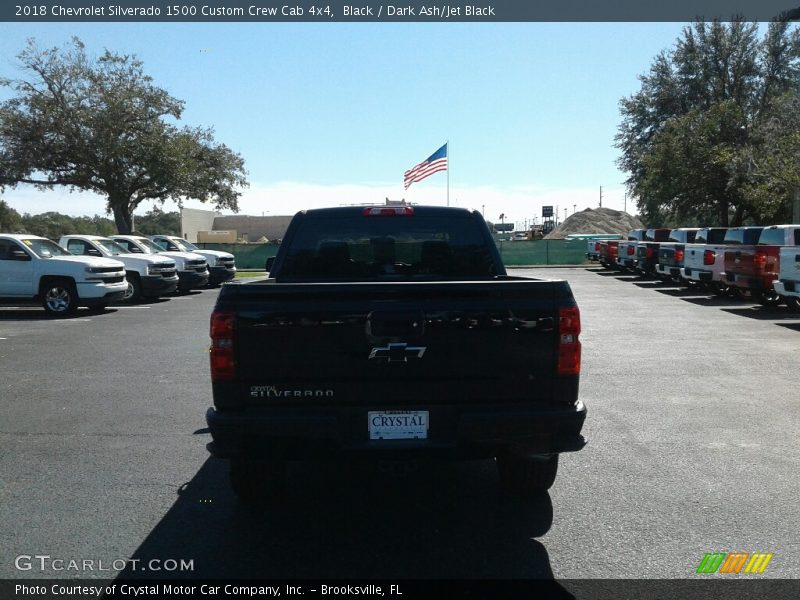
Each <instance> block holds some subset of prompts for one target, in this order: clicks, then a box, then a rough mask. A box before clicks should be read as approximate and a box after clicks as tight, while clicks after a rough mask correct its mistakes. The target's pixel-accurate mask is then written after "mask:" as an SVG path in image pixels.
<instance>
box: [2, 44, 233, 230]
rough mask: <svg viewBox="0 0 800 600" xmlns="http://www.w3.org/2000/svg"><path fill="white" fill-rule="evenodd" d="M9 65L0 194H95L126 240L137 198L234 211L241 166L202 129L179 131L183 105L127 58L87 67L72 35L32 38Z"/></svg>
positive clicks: (107, 56) (109, 57)
mask: <svg viewBox="0 0 800 600" xmlns="http://www.w3.org/2000/svg"><path fill="white" fill-rule="evenodd" d="M18 58H19V60H20V62H21V68H22V69H23V71H24V72H25V73H27V75H28V77H27V78H26V79H16V80H11V79H2V80H0V86H3V87H7V88H10V89H11V90H13V91H14V92H16V95H15V96H13V97H12V98H11V99H10V100H6V101H5V102H2V103H0V189H2V187H3V186H10V187H14V186H16V185H18V184H20V183H27V184H32V185H34V186H36V187H38V188H40V189H49V188H53V187H54V186H56V185H63V186H68V187H70V188H71V189H79V190H90V191H94V192H97V193H100V194H103V195H104V196H106V198H107V211H108V212H109V213H113V215H114V221H115V223H116V227H117V229H118V230H119V232H120V233H130V231H131V215H132V214H133V211H134V209H135V208H136V207H137V206H138V205H139V204H140V203H141V202H143V201H145V200H156V201H160V202H161V203H163V202H165V201H166V200H174V201H176V202H177V203H178V204H179V205H181V203H182V201H183V200H184V199H186V198H194V199H197V200H200V201H202V202H208V201H211V202H213V203H214V205H215V207H216V208H218V209H219V208H229V209H231V210H234V211H237V210H238V198H239V196H240V195H241V192H239V191H238V188H240V187H242V186H246V185H247V180H246V171H245V170H244V160H243V159H242V158H241V156H239V155H238V154H236V153H235V152H233V151H232V150H230V149H229V148H228V147H227V146H225V145H224V144H217V143H215V141H214V135H213V131H212V130H211V129H207V128H201V127H182V128H178V127H177V126H176V125H175V124H174V121H177V120H179V119H180V117H181V114H182V112H183V106H184V103H183V102H182V101H180V100H177V99H175V98H173V97H172V96H170V95H169V94H168V93H167V92H166V91H165V90H163V89H161V88H159V87H156V86H155V85H154V84H153V83H152V78H151V77H149V76H148V75H146V74H145V73H144V71H143V65H142V63H141V61H139V60H138V59H137V58H136V57H134V56H129V55H120V54H115V53H112V52H110V51H108V50H106V51H105V52H104V53H103V54H102V55H101V56H100V57H99V58H98V59H96V60H94V61H92V60H90V59H89V57H87V55H86V52H85V49H84V45H83V43H82V42H81V41H80V40H79V39H78V38H73V40H72V43H71V45H67V46H65V47H64V48H62V49H59V48H52V49H49V50H40V49H39V48H38V47H37V46H36V44H35V42H34V41H32V40H31V41H29V42H28V45H27V47H26V48H25V50H23V51H22V52H21V53H20V54H19V56H18Z"/></svg>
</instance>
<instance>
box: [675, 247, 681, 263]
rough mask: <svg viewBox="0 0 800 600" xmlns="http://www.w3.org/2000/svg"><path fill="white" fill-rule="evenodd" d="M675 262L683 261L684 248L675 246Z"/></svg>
mask: <svg viewBox="0 0 800 600" xmlns="http://www.w3.org/2000/svg"><path fill="white" fill-rule="evenodd" d="M675 262H683V248H675Z"/></svg>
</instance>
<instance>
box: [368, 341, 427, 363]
mask: <svg viewBox="0 0 800 600" xmlns="http://www.w3.org/2000/svg"><path fill="white" fill-rule="evenodd" d="M426 349H427V348H425V347H424V346H409V345H408V344H405V343H398V344H389V345H388V346H383V347H381V348H379V347H378V346H375V347H374V348H373V349H372V352H370V353H369V358H370V360H371V359H373V358H377V359H383V360H386V361H387V362H408V359H409V358H416V359H420V358H422V355H423V354H425V350H426Z"/></svg>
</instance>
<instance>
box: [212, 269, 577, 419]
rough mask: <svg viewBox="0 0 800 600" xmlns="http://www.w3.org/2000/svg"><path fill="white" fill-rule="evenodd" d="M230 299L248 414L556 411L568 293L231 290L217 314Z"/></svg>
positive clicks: (491, 288) (463, 285)
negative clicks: (268, 407)
mask: <svg viewBox="0 0 800 600" xmlns="http://www.w3.org/2000/svg"><path fill="white" fill-rule="evenodd" d="M226 296H227V297H230V298H231V299H233V297H235V300H236V301H235V310H236V333H235V335H236V362H237V377H236V385H237V386H238V394H239V395H240V398H241V399H242V401H243V402H244V403H246V404H251V405H253V404H256V405H258V404H266V403H269V404H279V403H281V404H282V403H286V404H297V403H302V402H308V403H314V404H319V403H325V401H326V399H335V401H336V402H337V403H339V404H341V403H348V404H356V405H357V404H373V405H374V404H376V403H378V404H391V405H393V406H394V405H403V404H416V403H419V402H421V401H424V402H425V403H426V404H437V403H453V402H460V403H464V402H467V403H468V402H486V401H487V400H490V401H498V402H502V401H527V402H531V401H533V402H537V401H538V402H550V401H551V400H552V397H553V394H554V389H553V387H554V381H555V380H556V379H557V378H556V377H555V371H556V361H557V345H556V343H557V327H558V307H559V306H574V300H573V299H572V293H571V291H570V289H569V285H568V284H567V283H566V282H564V281H537V280H524V279H520V280H515V279H513V278H508V279H505V280H498V281H489V282H486V281H482V282H469V281H468V282H442V281H437V282H424V283H419V282H411V283H409V282H402V283H400V282H397V283H396V282H391V283H384V282H381V283H375V282H369V283H345V284H342V283H331V284H328V283H325V284H320V283H314V284H302V283H296V284H294V283H288V284H287V283H274V282H267V283H260V284H258V283H250V284H242V285H229V286H226V288H225V289H224V290H223V293H221V295H220V301H219V303H218V305H217V310H225V307H226V302H227V300H228V298H226ZM231 306H232V307H233V306H234V303H232V304H231ZM387 384H388V385H387Z"/></svg>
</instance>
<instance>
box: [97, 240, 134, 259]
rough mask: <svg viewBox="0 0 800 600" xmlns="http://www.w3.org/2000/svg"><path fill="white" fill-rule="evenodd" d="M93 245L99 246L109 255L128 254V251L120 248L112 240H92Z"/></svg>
mask: <svg viewBox="0 0 800 600" xmlns="http://www.w3.org/2000/svg"><path fill="white" fill-rule="evenodd" d="M93 241H94V243H95V244H97V245H98V246H100V247H101V248H102V249H103V250H105V251H106V252H108V253H109V254H111V255H113V256H116V255H117V254H128V251H127V250H126V249H125V248H123V247H122V246H120V245H119V244H118V243H117V242H115V241H114V240H109V239H100V240H93Z"/></svg>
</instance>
